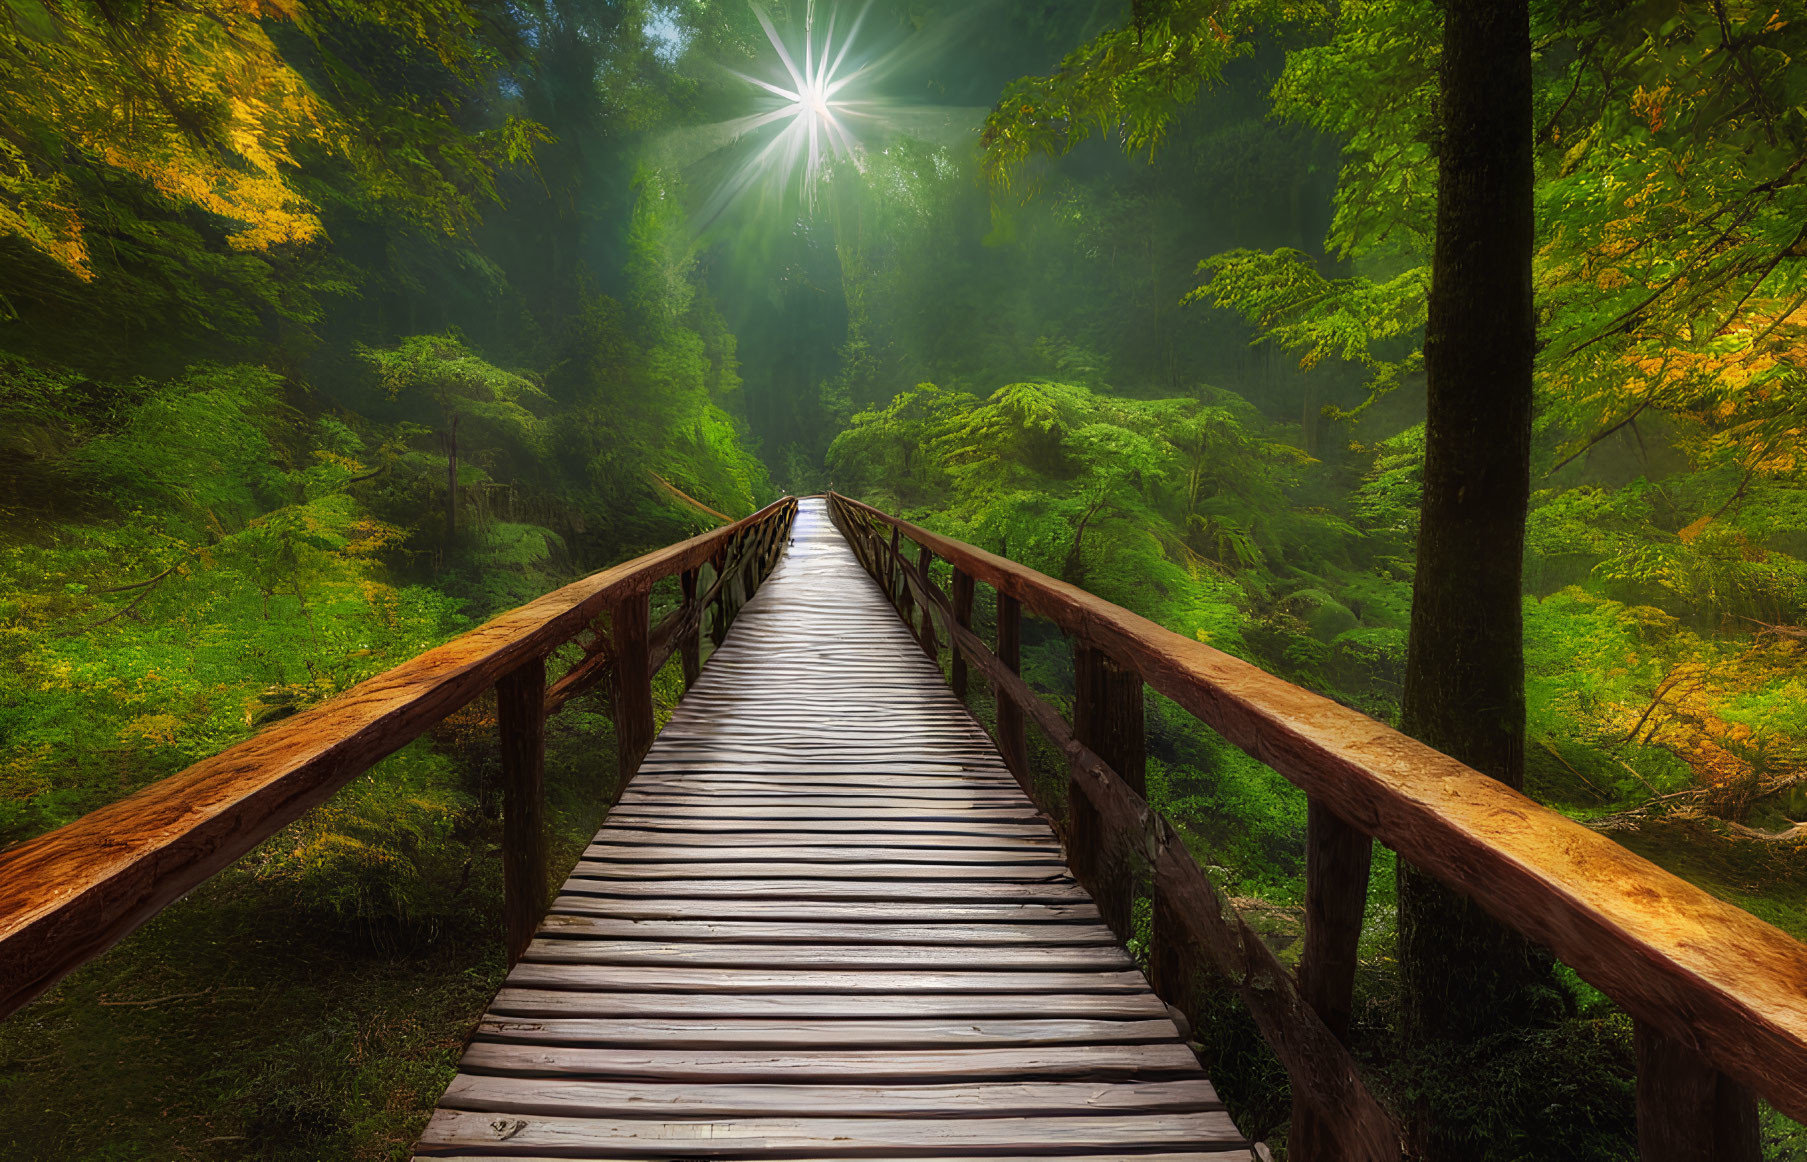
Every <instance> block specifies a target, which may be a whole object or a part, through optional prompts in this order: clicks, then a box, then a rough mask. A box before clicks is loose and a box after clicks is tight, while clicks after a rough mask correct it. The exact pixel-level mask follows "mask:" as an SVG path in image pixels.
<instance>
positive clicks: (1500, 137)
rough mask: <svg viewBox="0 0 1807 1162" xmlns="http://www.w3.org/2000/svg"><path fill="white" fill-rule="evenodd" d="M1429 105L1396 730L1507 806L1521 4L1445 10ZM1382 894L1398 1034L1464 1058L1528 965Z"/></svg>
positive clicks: (1525, 1004)
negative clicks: (1431, 159)
mask: <svg viewBox="0 0 1807 1162" xmlns="http://www.w3.org/2000/svg"><path fill="white" fill-rule="evenodd" d="M1441 92H1442V115H1443V125H1442V139H1441V142H1440V148H1439V157H1438V180H1439V183H1440V185H1439V198H1438V205H1437V242H1436V253H1435V257H1434V260H1433V266H1432V277H1431V291H1430V316H1429V322H1428V324H1427V326H1426V329H1425V373H1426V377H1427V379H1428V386H1429V400H1428V413H1427V417H1426V424H1425V461H1424V501H1423V523H1422V526H1421V531H1420V533H1419V541H1418V567H1417V576H1416V579H1415V582H1414V586H1413V594H1412V621H1411V635H1410V640H1409V644H1408V647H1407V658H1406V679H1405V691H1404V699H1403V703H1404V705H1403V718H1402V724H1401V725H1402V727H1403V728H1404V730H1405V731H1406V732H1407V733H1408V734H1411V735H1413V736H1415V737H1417V738H1419V739H1421V740H1422V741H1424V742H1426V743H1428V744H1430V745H1431V746H1434V747H1436V748H1437V749H1438V750H1441V751H1443V752H1444V753H1446V754H1448V755H1451V756H1452V757H1454V758H1457V759H1460V760H1461V761H1462V762H1464V763H1466V764H1468V765H1469V766H1471V767H1473V768H1475V769H1476V770H1478V771H1480V772H1482V773H1483V774H1485V775H1490V776H1492V777H1493V778H1496V779H1498V780H1500V781H1501V782H1503V783H1506V784H1507V785H1509V786H1512V787H1515V788H1518V787H1522V786H1523V784H1524V765H1525V752H1524V731H1525V686H1524V641H1523V616H1522V584H1523V580H1522V573H1523V564H1524V541H1525V516H1526V512H1527V510H1528V507H1529V501H1530V479H1531V415H1532V395H1531V377H1532V360H1533V357H1534V355H1535V351H1536V317H1535V314H1534V311H1533V304H1532V286H1531V257H1532V248H1533V245H1534V241H1535V218H1534V212H1533V203H1532V183H1533V179H1534V171H1533V157H1532V121H1531V92H1532V73H1531V37H1530V11H1529V4H1528V0H1467V2H1461V3H1452V4H1449V5H1447V6H1446V7H1445V22H1444V33H1443V63H1442V78H1441ZM1399 880H1400V882H1399V911H1400V916H1399V940H1400V962H1401V968H1402V971H1403V975H1404V981H1405V990H1406V1012H1405V1017H1406V1025H1407V1030H1408V1034H1409V1035H1410V1036H1411V1037H1412V1038H1414V1039H1415V1040H1416V1041H1418V1042H1419V1043H1420V1044H1429V1043H1433V1042H1437V1041H1443V1042H1457V1043H1471V1042H1473V1041H1474V1040H1475V1039H1477V1038H1479V1037H1482V1036H1484V1035H1486V1034H1488V1033H1490V1032H1495V1031H1498V1030H1502V1029H1506V1028H1510V1027H1514V1026H1517V1025H1519V1024H1522V1023H1523V1022H1524V1021H1525V1020H1527V1019H1529V1017H1530V1015H1531V1011H1532V1010H1531V1006H1532V1005H1533V1004H1534V1003H1535V1001H1534V999H1533V997H1534V994H1535V993H1537V992H1538V991H1539V990H1537V989H1536V987H1535V986H1536V984H1537V981H1538V979H1539V978H1540V977H1542V976H1545V975H1547V972H1548V959H1547V957H1546V956H1545V954H1543V953H1542V952H1541V951H1540V950H1538V949H1537V948H1535V947H1534V946H1532V945H1531V944H1530V943H1529V942H1527V941H1525V940H1523V939H1522V938H1520V937H1518V936H1517V935H1515V934H1514V933H1512V932H1510V931H1509V930H1507V929H1505V928H1504V927H1502V926H1500V925H1498V924H1496V923H1495V922H1494V921H1493V920H1492V919H1491V918H1489V917H1488V916H1487V915H1485V914H1484V913H1483V912H1482V911H1481V910H1480V909H1479V908H1478V907H1476V906H1475V905H1474V904H1473V903H1472V902H1470V901H1468V900H1467V899H1465V898H1463V897H1460V896H1457V895H1456V894H1455V893H1453V892H1451V891H1449V890H1448V889H1446V888H1444V887H1443V886H1442V885H1441V884H1439V883H1437V882H1436V881H1435V880H1433V879H1431V878H1430V877H1428V876H1425V875H1423V874H1421V873H1418V872H1416V871H1415V870H1414V869H1412V868H1410V867H1408V866H1407V865H1406V863H1405V862H1404V861H1403V860H1402V861H1400V864H1399ZM1420 1129H1421V1130H1422V1131H1423V1137H1422V1139H1421V1150H1422V1156H1423V1157H1426V1158H1431V1159H1445V1158H1449V1159H1454V1158H1458V1157H1460V1158H1465V1159H1466V1158H1472V1157H1473V1156H1474V1148H1473V1147H1474V1143H1472V1142H1466V1143H1464V1142H1461V1141H1460V1140H1459V1138H1460V1129H1459V1127H1455V1126H1437V1125H1435V1124H1431V1125H1429V1126H1421V1127H1420Z"/></svg>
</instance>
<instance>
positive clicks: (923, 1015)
mask: <svg viewBox="0 0 1807 1162" xmlns="http://www.w3.org/2000/svg"><path fill="white" fill-rule="evenodd" d="M529 975H533V974H532V973H529ZM561 986H568V987H561ZM489 1012H490V1015H491V1016H514V1017H599V1016H608V1017H614V1018H661V1019H672V1018H688V1019H709V1020H722V1021H728V1020H738V1019H756V1020H776V1021H784V1022H787V1023H790V1022H805V1021H837V1020H881V1019H887V1020H895V1019H900V1018H910V1019H916V1020H929V1019H940V1020H961V1021H967V1022H974V1021H1004V1020H1023V1021H1035V1020H1055V1019H1067V1018H1085V1019H1087V1020H1100V1021H1103V1020H1121V1021H1137V1020H1166V1019H1168V1014H1167V1006H1166V1005H1164V1004H1162V1003H1161V1001H1160V999H1159V998H1157V997H1156V996H1155V995H1154V994H1153V993H1147V992H1142V993H1043V992H1033V993H1031V992H1022V993H909V994H887V993H855V992H842V993H825V992H824V993H742V992H734V991H727V992H721V991H716V990H697V991H694V992H634V991H632V990H621V991H613V990H609V989H607V988H598V989H583V988H577V987H575V986H574V985H573V982H572V981H571V980H570V979H568V978H565V977H555V984H553V985H550V986H547V985H539V984H527V983H520V982H512V981H511V983H510V984H509V985H508V986H507V987H505V988H504V989H503V990H502V991H501V992H499V993H497V994H496V999H495V1000H494V1001H493V1002H491V1003H490V1007H489Z"/></svg>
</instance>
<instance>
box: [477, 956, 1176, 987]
mask: <svg viewBox="0 0 1807 1162" xmlns="http://www.w3.org/2000/svg"><path fill="white" fill-rule="evenodd" d="M508 983H509V984H510V985H512V986H514V987H517V988H580V989H589V990H596V989H618V990H620V991H623V992H642V991H646V990H651V989H663V990H666V991H671V992H677V991H684V992H720V993H824V994H828V995H831V996H842V995H847V994H852V993H877V994H884V995H892V994H903V993H923V994H934V993H973V994H977V993H1012V994H1015V993H1034V992H1045V993H1106V994H1117V993H1140V992H1147V991H1148V984H1147V982H1146V981H1144V980H1143V979H1142V975H1141V974H1140V973H1138V972H1133V971H1123V972H988V971H985V970H983V969H976V970H973V971H969V972H952V971H934V970H929V969H924V970H920V971H910V970H898V971H879V972H811V971H809V970H807V969H794V970H785V969H740V968H667V967H657V968H647V967H641V966H638V965H591V964H542V963H540V962H539V961H537V960H535V959H534V958H533V953H532V952H531V951H530V952H529V953H528V958H527V959H525V960H523V961H521V963H520V964H518V965H516V966H515V969H514V971H513V972H511V973H509V974H508Z"/></svg>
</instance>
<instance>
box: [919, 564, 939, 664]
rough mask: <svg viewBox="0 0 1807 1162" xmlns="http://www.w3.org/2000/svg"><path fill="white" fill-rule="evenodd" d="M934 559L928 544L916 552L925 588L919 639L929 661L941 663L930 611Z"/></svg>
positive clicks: (933, 616) (933, 621)
mask: <svg viewBox="0 0 1807 1162" xmlns="http://www.w3.org/2000/svg"><path fill="white" fill-rule="evenodd" d="M934 560H935V558H934V557H933V556H931V555H930V554H929V549H928V546H927V545H924V546H923V547H922V549H921V551H919V552H918V553H917V554H916V572H918V573H920V574H921V575H922V587H923V590H924V593H923V599H922V633H921V634H919V635H918V636H917V641H919V642H920V643H921V644H922V652H923V653H924V654H927V655H928V659H929V661H931V662H934V663H935V664H936V665H940V664H941V647H940V645H939V644H938V643H937V642H936V640H935V615H934V614H933V613H931V612H929V598H928V593H927V589H928V587H929V585H930V584H932V582H931V581H930V580H929V566H930V565H931V564H933V563H934Z"/></svg>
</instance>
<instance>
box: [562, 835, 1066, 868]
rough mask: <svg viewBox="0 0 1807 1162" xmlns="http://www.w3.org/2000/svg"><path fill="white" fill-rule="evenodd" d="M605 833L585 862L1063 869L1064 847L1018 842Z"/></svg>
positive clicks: (593, 845) (589, 850) (585, 855)
mask: <svg viewBox="0 0 1807 1162" xmlns="http://www.w3.org/2000/svg"><path fill="white" fill-rule="evenodd" d="M606 835H607V833H606V832H598V833H597V839H598V842H596V843H594V844H592V845H591V846H590V847H589V848H588V849H586V850H585V851H584V855H583V858H584V860H585V862H587V863H596V862H601V863H651V864H660V865H666V864H673V863H695V862H702V863H716V862H722V863H735V864H750V863H761V864H763V863H789V864H797V863H820V864H827V865H830V866H834V865H839V864H844V863H870V862H882V863H887V864H900V863H910V864H917V863H920V864H942V865H952V864H959V865H962V866H975V867H979V866H984V865H986V864H1014V865H1018V866H1022V865H1027V864H1049V865H1052V866H1060V862H1061V861H1060V849H1059V848H1057V847H1052V846H1046V847H1044V846H1039V845H1036V846H1031V845H1028V844H1014V845H1012V846H1009V847H1006V848H1004V849H1003V850H1001V851H999V850H995V849H990V848H953V847H921V848H913V849H912V848H899V847H892V846H886V847H881V848H873V847H869V846H868V847H861V846H847V847H803V846H792V845H785V846H779V845H778V844H773V845H771V846H769V847H729V846H723V845H722V844H721V843H720V842H717V843H713V844H711V845H709V846H708V847H703V846H685V845H683V844H671V845H665V844H657V843H656V842H643V841H636V842H631V843H620V842H618V841H611V842H602V840H603V839H604V838H605V837H606Z"/></svg>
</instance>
